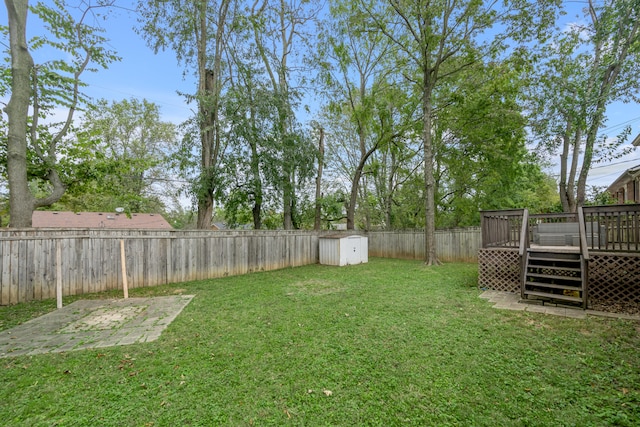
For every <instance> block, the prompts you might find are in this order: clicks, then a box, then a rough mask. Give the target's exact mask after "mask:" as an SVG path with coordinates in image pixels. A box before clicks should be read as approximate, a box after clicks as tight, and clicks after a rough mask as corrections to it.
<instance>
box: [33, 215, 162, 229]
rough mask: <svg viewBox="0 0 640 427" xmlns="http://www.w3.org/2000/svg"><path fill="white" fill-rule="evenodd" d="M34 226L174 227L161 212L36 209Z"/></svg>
mask: <svg viewBox="0 0 640 427" xmlns="http://www.w3.org/2000/svg"><path fill="white" fill-rule="evenodd" d="M31 222H32V226H33V227H42V228H45V227H50V228H127V229H143V228H144V229H163V230H170V229H172V228H173V227H171V225H170V224H169V223H168V222H167V221H166V220H165V219H164V218H163V217H162V215H160V214H146V213H144V214H143V213H134V214H131V217H130V218H129V217H128V216H127V215H126V214H124V213H111V212H109V213H105V212H58V211H34V212H33V215H32V217H31Z"/></svg>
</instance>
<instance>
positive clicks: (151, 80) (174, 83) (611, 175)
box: [0, 0, 640, 186]
mask: <svg viewBox="0 0 640 427" xmlns="http://www.w3.org/2000/svg"><path fill="white" fill-rule="evenodd" d="M78 2H80V0H78ZM134 3H135V2H134V1H131V0H118V1H117V2H116V4H117V5H119V6H121V7H122V9H116V10H115V11H114V12H113V13H112V14H111V15H110V16H109V17H108V18H107V19H106V20H104V21H102V20H101V21H100V25H102V27H103V28H104V29H105V30H106V33H105V36H106V37H107V38H109V39H110V48H111V49H113V50H115V51H116V52H117V53H118V55H119V56H121V57H122V60H121V61H120V62H116V63H113V64H111V65H110V67H109V68H108V69H106V70H99V71H98V72H97V73H88V74H87V75H86V76H85V77H84V81H85V82H86V83H87V84H88V85H89V87H88V88H86V90H85V92H86V93H87V94H88V95H89V96H91V97H93V98H96V99H97V98H106V99H109V100H121V99H125V98H131V97H136V98H145V99H147V100H149V101H152V102H154V103H156V104H157V105H158V106H159V107H160V109H161V115H162V119H163V120H165V121H171V122H173V123H176V124H177V123H180V122H182V121H184V120H185V119H187V118H188V117H190V116H191V115H192V108H193V107H194V106H193V105H187V104H186V102H185V101H184V98H183V97H182V96H180V95H178V93H177V92H178V91H181V92H186V93H192V92H194V88H195V81H194V78H193V76H192V75H190V74H188V75H186V76H185V75H184V68H183V66H182V65H181V64H178V63H177V61H176V59H175V54H174V53H173V52H172V51H166V52H159V53H158V54H154V53H153V51H152V50H151V49H150V48H149V47H147V45H146V43H145V41H144V40H143V39H142V38H141V37H140V36H139V35H138V34H136V33H135V32H134V30H133V27H134V26H136V25H137V23H136V15H135V13H133V12H127V11H126V9H125V8H127V7H128V8H131V9H132V8H133V7H134ZM30 18H31V19H30V20H29V21H28V31H29V33H30V34H28V36H31V35H34V32H35V31H38V22H37V20H36V19H35V17H34V16H33V15H31V16H30ZM0 22H2V23H4V24H6V22H7V17H6V9H5V7H1V8H0ZM607 114H608V121H607V123H606V125H605V129H604V132H605V133H607V134H609V135H611V136H614V135H616V134H617V133H619V132H620V131H621V129H622V127H623V126H625V125H630V126H631V127H632V135H631V138H630V140H631V139H633V138H634V137H635V136H637V135H638V134H640V106H639V105H637V104H621V103H619V104H614V105H612V106H610V107H609V108H608V110H607ZM629 142H630V141H629ZM638 164H640V149H636V150H635V152H633V153H632V154H631V155H628V156H625V157H622V158H620V159H615V160H612V161H611V162H608V163H605V164H597V165H594V168H593V169H592V171H591V173H590V179H589V184H590V185H599V186H603V185H604V186H606V185H608V184H610V183H611V182H613V181H614V180H615V179H616V178H617V176H619V175H620V174H621V173H622V172H623V171H625V170H626V169H628V168H630V167H633V166H635V165H638ZM549 172H550V173H553V172H554V171H553V170H550V171H549Z"/></svg>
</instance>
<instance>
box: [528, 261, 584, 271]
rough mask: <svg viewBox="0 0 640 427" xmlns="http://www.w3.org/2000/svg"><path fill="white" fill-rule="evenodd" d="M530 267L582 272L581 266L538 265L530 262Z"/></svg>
mask: <svg viewBox="0 0 640 427" xmlns="http://www.w3.org/2000/svg"><path fill="white" fill-rule="evenodd" d="M529 268H530V269H544V270H552V271H566V272H572V273H580V271H581V270H580V267H558V266H555V265H538V264H531V263H529Z"/></svg>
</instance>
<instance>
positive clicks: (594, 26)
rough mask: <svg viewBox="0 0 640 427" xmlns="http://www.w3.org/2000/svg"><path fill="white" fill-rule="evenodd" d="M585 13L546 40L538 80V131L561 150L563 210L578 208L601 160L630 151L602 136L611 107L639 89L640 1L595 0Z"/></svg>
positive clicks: (548, 145) (547, 143)
mask: <svg viewBox="0 0 640 427" xmlns="http://www.w3.org/2000/svg"><path fill="white" fill-rule="evenodd" d="M583 13H584V16H583V17H581V19H580V20H579V21H577V22H575V23H572V24H570V25H568V26H567V27H566V28H565V29H563V31H561V32H560V33H558V34H557V35H556V37H554V38H553V39H552V41H551V42H550V43H548V44H547V45H546V46H545V49H544V50H543V55H544V56H545V57H546V61H545V62H543V64H542V66H540V67H539V71H540V74H539V76H538V82H539V84H538V85H535V86H532V87H533V88H534V90H535V91H534V93H532V94H531V96H532V97H533V98H534V99H535V100H536V102H537V105H535V106H534V111H535V112H536V113H537V116H536V119H537V122H536V127H535V128H536V129H537V130H538V132H539V136H540V138H541V140H542V146H543V147H545V148H546V149H547V150H549V151H552V152H554V153H556V152H558V151H559V152H560V180H559V192H560V199H561V203H562V208H563V210H564V211H566V212H575V210H576V209H577V207H578V206H582V205H583V204H584V202H585V197H586V182H587V177H588V174H589V171H590V169H591V167H592V164H593V163H594V162H596V161H599V160H602V159H606V158H611V157H612V156H616V155H621V154H624V151H620V150H619V148H620V145H621V144H622V143H623V142H624V141H625V139H626V137H627V136H628V133H629V129H626V130H625V131H624V132H623V133H622V134H621V135H620V136H619V137H618V138H617V139H615V138H606V137H601V136H600V135H599V132H600V130H601V128H602V126H603V125H604V123H605V122H606V116H605V112H606V107H607V105H609V104H610V103H611V102H614V101H630V100H637V99H638V91H640V5H639V4H638V2H637V1H636V0H615V1H614V0H607V1H603V2H595V1H593V0H589V1H588V3H587V5H586V7H585V8H584V9H583Z"/></svg>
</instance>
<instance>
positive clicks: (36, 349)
mask: <svg viewBox="0 0 640 427" xmlns="http://www.w3.org/2000/svg"><path fill="white" fill-rule="evenodd" d="M193 297H194V296H193V295H175V296H166V297H153V298H128V299H120V300H81V301H75V302H73V303H71V304H69V305H67V306H65V307H63V308H61V309H59V310H56V311H53V312H51V313H48V314H45V315H44V316H41V317H38V318H36V319H32V320H30V321H28V322H25V323H23V324H22V325H19V326H16V327H15V328H12V329H8V330H5V331H0V358H2V357H12V356H20V355H25V354H28V355H32V354H42V353H59V352H64V351H73V350H82V349H88V348H103V347H110V346H115V345H128V344H135V343H144V342H151V341H154V340H156V339H158V338H159V337H160V334H161V333H162V331H163V330H164V329H165V328H166V327H167V326H168V325H169V324H170V323H171V322H172V321H173V320H174V319H175V318H176V317H177V316H178V314H180V312H181V311H182V309H183V308H184V307H186V306H187V304H189V302H190V301H191V299H193Z"/></svg>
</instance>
